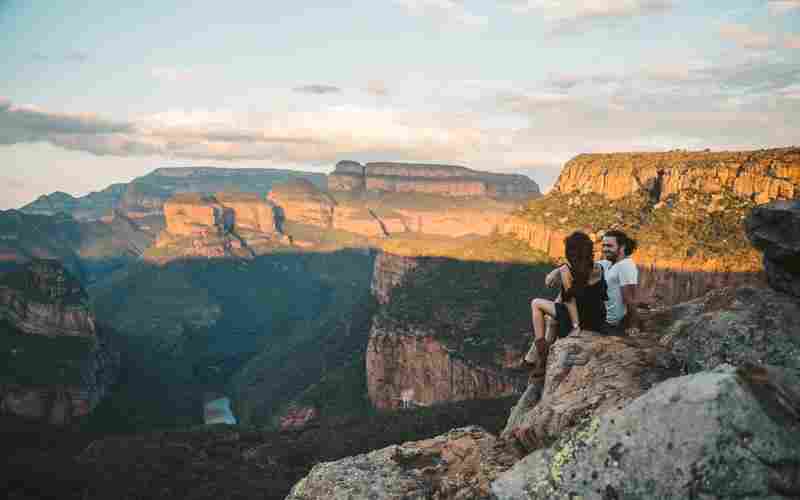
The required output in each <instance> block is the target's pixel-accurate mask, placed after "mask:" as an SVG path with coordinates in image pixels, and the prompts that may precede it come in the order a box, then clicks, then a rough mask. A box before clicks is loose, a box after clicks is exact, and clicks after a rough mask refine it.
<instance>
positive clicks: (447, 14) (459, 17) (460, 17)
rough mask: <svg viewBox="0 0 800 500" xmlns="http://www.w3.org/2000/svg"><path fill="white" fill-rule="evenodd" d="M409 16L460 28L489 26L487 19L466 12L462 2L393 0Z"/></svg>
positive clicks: (459, 0) (452, 0)
mask: <svg viewBox="0 0 800 500" xmlns="http://www.w3.org/2000/svg"><path fill="white" fill-rule="evenodd" d="M394 1H395V3H398V4H400V6H402V7H403V8H404V9H405V10H406V11H407V12H408V13H409V14H412V15H415V16H420V17H429V18H432V19H434V20H435V21H437V22H442V23H448V24H451V25H457V26H462V27H472V28H479V27H484V26H487V25H488V24H489V18H488V17H486V16H479V15H476V14H473V13H471V12H468V11H467V10H466V8H465V7H464V3H463V1H462V0H394Z"/></svg>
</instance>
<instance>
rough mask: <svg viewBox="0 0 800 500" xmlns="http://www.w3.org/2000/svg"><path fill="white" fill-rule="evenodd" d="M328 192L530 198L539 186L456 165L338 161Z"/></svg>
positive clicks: (513, 176)
mask: <svg viewBox="0 0 800 500" xmlns="http://www.w3.org/2000/svg"><path fill="white" fill-rule="evenodd" d="M328 189H330V190H331V191H355V192H359V191H388V192H398V193H429V194H438V195H443V196H488V197H493V198H532V197H537V196H540V195H541V192H540V191H539V186H538V185H537V184H536V182H534V181H532V180H531V179H529V178H528V177H526V176H524V175H519V174H495V173H492V172H481V171H478V170H472V169H469V168H466V167H461V166H457V165H435V164H430V165H428V164H422V163H395V162H372V163H367V164H366V165H361V164H360V163H357V162H354V161H340V162H339V163H337V164H336V168H335V169H334V171H333V173H331V174H330V175H329V176H328Z"/></svg>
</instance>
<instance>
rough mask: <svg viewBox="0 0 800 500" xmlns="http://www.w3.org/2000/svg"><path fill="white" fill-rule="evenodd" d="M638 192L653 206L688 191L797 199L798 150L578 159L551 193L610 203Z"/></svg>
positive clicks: (566, 168)
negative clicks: (645, 194)
mask: <svg viewBox="0 0 800 500" xmlns="http://www.w3.org/2000/svg"><path fill="white" fill-rule="evenodd" d="M641 188H645V189H647V190H648V191H649V193H650V194H651V196H652V198H653V199H654V201H656V202H657V201H662V200H665V199H666V198H668V197H669V196H670V195H672V194H675V193H679V192H681V191H684V190H687V189H695V190H698V191H704V192H720V191H722V190H730V191H732V192H734V193H736V194H737V195H739V196H742V197H745V198H749V199H752V200H753V201H755V202H756V203H766V202H768V201H770V200H774V199H789V198H795V197H800V148H783V149H767V150H759V151H740V152H727V151H724V152H710V151H694V152H690V151H670V152H666V153H612V154H583V155H579V156H577V157H575V158H573V159H572V160H570V161H569V162H567V164H566V165H565V166H564V169H563V170H562V171H561V175H560V176H559V178H558V180H557V181H556V184H555V186H554V187H553V190H554V191H559V192H562V193H568V192H576V191H577V192H582V193H587V192H593V193H598V194H602V195H605V196H606V197H608V198H609V199H612V200H615V199H619V198H622V197H624V196H626V195H628V194H630V193H633V192H635V191H637V190H639V189H641Z"/></svg>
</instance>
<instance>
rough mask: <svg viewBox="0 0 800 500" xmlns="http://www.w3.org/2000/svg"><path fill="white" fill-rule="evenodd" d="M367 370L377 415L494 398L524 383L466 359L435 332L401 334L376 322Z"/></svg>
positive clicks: (390, 325)
mask: <svg viewBox="0 0 800 500" xmlns="http://www.w3.org/2000/svg"><path fill="white" fill-rule="evenodd" d="M366 370H367V390H368V393H369V398H370V401H372V404H373V405H374V406H375V407H376V408H379V409H392V408H401V407H402V406H403V405H404V404H405V405H410V406H419V405H422V406H428V405H431V404H434V403H439V402H444V401H461V400H465V399H486V398H498V397H502V396H508V395H511V394H515V393H519V392H521V389H522V387H523V386H524V380H525V378H524V377H522V375H520V374H516V373H512V372H508V371H506V370H502V369H500V368H499V367H496V366H491V365H479V364H477V363H475V362H472V361H469V360H467V359H465V358H464V357H463V356H461V355H459V353H458V352H456V351H453V350H451V349H449V348H448V347H447V346H446V345H444V344H443V343H442V342H441V341H440V340H438V339H437V338H436V335H434V332H431V331H424V330H422V329H416V328H407V327H405V328H404V327H403V326H402V325H399V324H394V323H391V322H384V321H382V320H381V318H380V317H376V318H375V319H374V320H373V325H372V328H371V330H370V337H369V343H368V345H367V364H366ZM404 401H406V402H405V403H404Z"/></svg>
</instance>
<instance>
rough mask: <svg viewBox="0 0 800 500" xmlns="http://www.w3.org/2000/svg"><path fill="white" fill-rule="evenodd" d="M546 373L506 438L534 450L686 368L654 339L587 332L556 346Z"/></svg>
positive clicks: (515, 415)
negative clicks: (542, 382) (681, 366)
mask: <svg viewBox="0 0 800 500" xmlns="http://www.w3.org/2000/svg"><path fill="white" fill-rule="evenodd" d="M546 373H547V375H546V377H545V380H544V385H543V387H539V386H538V385H537V384H536V383H533V384H531V385H530V386H529V388H528V390H527V391H526V394H525V395H523V397H522V398H520V401H519V402H518V403H517V406H515V407H514V409H513V410H512V411H511V415H510V416H509V419H508V423H507V424H506V428H505V429H504V430H503V434H502V436H503V437H505V438H507V439H513V440H515V441H517V442H518V443H519V444H521V445H522V446H523V447H524V448H526V449H528V450H532V449H537V448H541V447H543V446H544V445H545V443H547V442H550V441H551V440H552V439H553V438H554V437H557V436H558V435H560V434H561V433H563V432H564V431H566V430H568V429H570V428H571V427H573V426H574V425H575V424H576V423H578V422H580V421H581V420H583V419H585V418H587V417H590V416H598V415H602V414H603V413H605V412H607V411H610V410H613V409H615V408H618V407H622V406H624V405H625V404H627V403H628V402H629V401H632V400H633V399H635V398H637V397H638V396H640V395H642V394H643V393H644V392H645V391H647V390H648V389H649V388H651V387H653V386H654V385H656V384H657V383H659V382H661V381H663V380H665V379H667V378H669V377H674V376H677V375H679V374H680V370H679V365H678V362H677V360H676V359H675V357H674V356H673V355H672V354H671V353H670V352H669V350H667V349H665V348H664V347H662V346H661V345H659V344H658V343H656V342H654V341H653V340H647V339H632V338H622V337H610V336H604V335H600V334H596V333H593V332H589V331H584V332H581V333H579V334H576V335H570V336H569V337H566V338H563V339H560V340H558V341H557V342H556V343H555V344H554V345H553V346H552V347H551V349H550V354H549V355H548V366H547V372H546ZM537 396H538V397H537Z"/></svg>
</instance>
